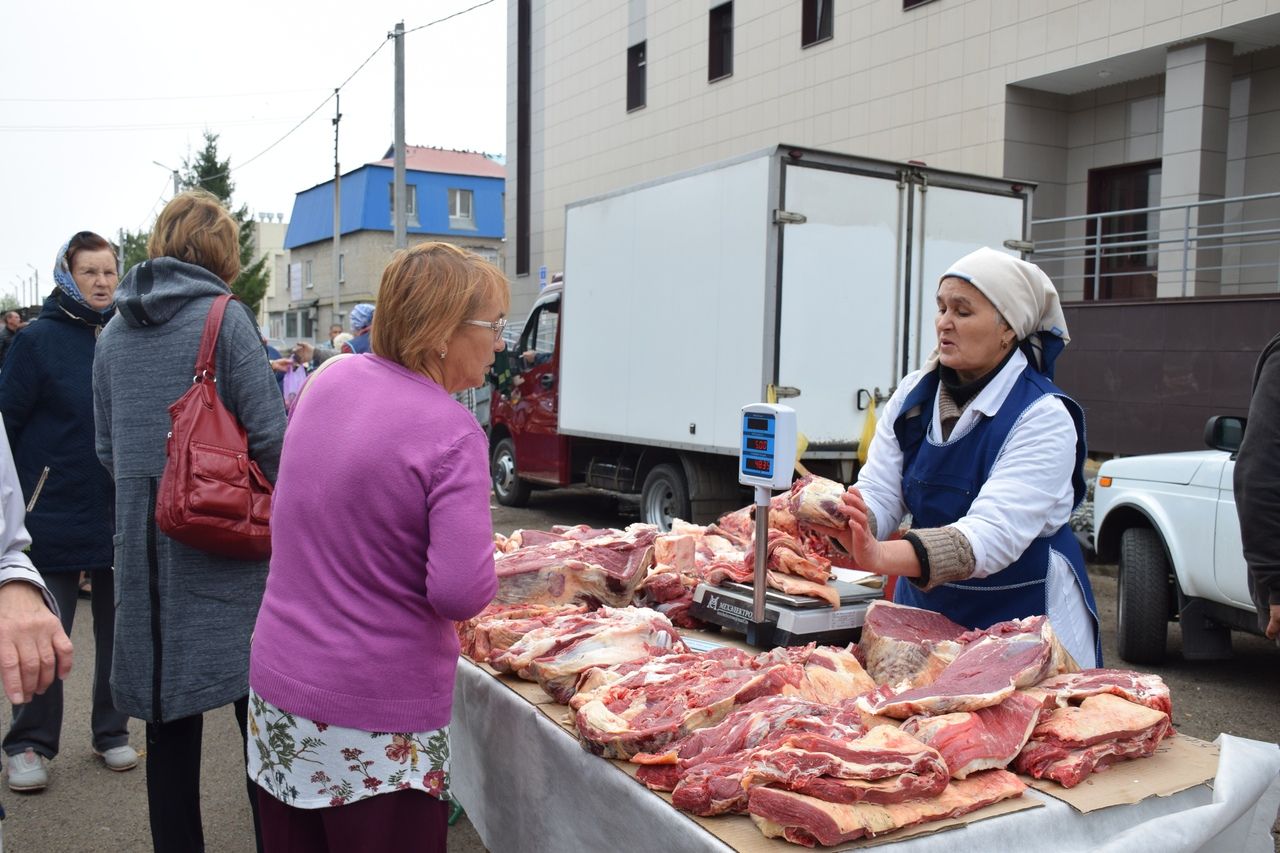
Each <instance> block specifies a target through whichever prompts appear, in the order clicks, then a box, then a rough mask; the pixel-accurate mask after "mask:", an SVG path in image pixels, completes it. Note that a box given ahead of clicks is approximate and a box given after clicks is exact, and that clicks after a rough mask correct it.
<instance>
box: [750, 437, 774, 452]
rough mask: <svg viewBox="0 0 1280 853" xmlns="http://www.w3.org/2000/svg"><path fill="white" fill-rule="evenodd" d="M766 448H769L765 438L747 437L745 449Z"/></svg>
mask: <svg viewBox="0 0 1280 853" xmlns="http://www.w3.org/2000/svg"><path fill="white" fill-rule="evenodd" d="M768 449H769V442H768V440H767V439H763V438H748V439H747V450H766V451H767V450H768Z"/></svg>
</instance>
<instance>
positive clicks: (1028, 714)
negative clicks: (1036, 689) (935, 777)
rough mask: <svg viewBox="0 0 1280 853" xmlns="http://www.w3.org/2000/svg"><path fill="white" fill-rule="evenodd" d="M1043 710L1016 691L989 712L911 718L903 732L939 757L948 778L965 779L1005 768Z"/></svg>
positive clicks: (982, 710)
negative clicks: (929, 748)
mask: <svg viewBox="0 0 1280 853" xmlns="http://www.w3.org/2000/svg"><path fill="white" fill-rule="evenodd" d="M1042 709H1043V704H1042V702H1041V700H1039V699H1037V698H1036V697H1034V696H1031V695H1028V694H1027V693H1024V692H1022V691H1020V690H1019V691H1015V692H1014V694H1013V695H1012V696H1010V697H1009V698H1008V699H1006V700H1004V701H1003V702H1001V703H1000V704H999V705H992V706H991V707H990V708H979V709H978V710H977V711H962V712H959V713H955V714H943V715H941V716H939V717H911V718H910V719H908V720H907V721H906V722H904V723H903V724H902V731H904V732H906V733H907V734H909V735H912V736H913V737H915V738H916V739H917V740H919V741H920V742H921V743H924V744H927V745H929V746H931V747H933V748H934V749H936V750H938V752H940V753H942V758H943V760H944V761H946V762H947V769H948V770H949V771H950V772H951V777H952V778H953V779H964V778H965V777H967V776H969V774H971V773H974V772H977V771H979V770H991V769H993V768H1004V767H1007V766H1008V765H1009V762H1010V761H1013V759H1014V758H1016V757H1017V755H1018V753H1019V752H1021V751H1022V747H1023V746H1024V745H1025V744H1026V742H1027V739H1028V738H1030V737H1031V730H1032V729H1034V728H1035V726H1036V723H1037V722H1038V721H1039V719H1040V711H1041V710H1042Z"/></svg>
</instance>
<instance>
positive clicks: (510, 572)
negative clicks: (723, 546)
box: [494, 524, 658, 607]
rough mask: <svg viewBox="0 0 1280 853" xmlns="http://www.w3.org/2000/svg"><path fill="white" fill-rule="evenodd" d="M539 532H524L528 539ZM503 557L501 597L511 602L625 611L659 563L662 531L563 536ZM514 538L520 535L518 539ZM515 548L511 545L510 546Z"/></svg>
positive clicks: (636, 527) (499, 560) (642, 528)
mask: <svg viewBox="0 0 1280 853" xmlns="http://www.w3.org/2000/svg"><path fill="white" fill-rule="evenodd" d="M532 532H534V531H523V534H524V536H525V537H526V538H527V536H528V535H529V534H530V533H532ZM549 535H553V536H555V537H556V538H555V539H554V540H552V541H549V542H544V543H541V544H537V545H526V546H524V547H521V548H519V549H518V550H515V551H511V552H510V553H504V554H499V555H497V557H496V559H495V561H494V562H495V567H496V569H497V572H498V594H497V596H496V597H495V599H494V600H495V601H498V602H501V603H505V604H522V603H536V604H570V603H574V602H579V601H581V602H586V603H588V604H606V605H609V606H611V607H624V606H626V605H627V604H629V603H630V602H631V597H632V595H633V594H634V593H635V591H636V588H637V587H639V586H640V584H641V583H642V582H643V581H644V579H645V576H646V575H647V574H648V571H649V567H650V566H652V565H653V541H654V538H655V537H656V536H657V535H658V531H657V528H656V527H654V526H653V525H649V524H633V525H631V526H630V527H628V528H627V529H626V530H625V531H608V532H606V533H605V534H603V535H600V536H595V537H593V538H589V539H582V540H578V539H570V538H565V537H564V536H560V535H559V534H549ZM513 538H514V537H513ZM508 544H509V543H508Z"/></svg>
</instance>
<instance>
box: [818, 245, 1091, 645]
mask: <svg viewBox="0 0 1280 853" xmlns="http://www.w3.org/2000/svg"><path fill="white" fill-rule="evenodd" d="M937 305H938V311H937V314H936V315H935V320H934V326H935V330H936V331H937V334H938V346H937V348H936V349H935V350H934V351H933V353H932V354H931V355H930V356H929V359H928V360H927V361H926V363H925V366H924V368H923V369H922V370H920V371H917V372H915V373H912V374H909V375H908V376H906V377H904V378H903V380H902V382H901V384H900V385H899V386H898V389H897V391H895V392H894V394H893V396H892V397H891V398H890V399H889V402H888V404H887V406H886V407H885V412H884V417H883V418H882V419H881V420H880V422H879V424H878V425H877V427H876V434H875V438H874V439H873V441H872V443H871V447H870V450H869V453H868V458H867V464H866V465H864V466H863V468H862V470H861V471H860V472H859V475H858V482H857V483H856V485H855V486H853V487H851V488H850V489H849V491H848V492H847V493H846V494H845V495H844V497H843V500H844V506H843V511H844V512H845V514H846V515H847V516H848V518H849V524H848V526H847V527H845V528H841V529H835V528H832V529H830V530H828V532H829V533H831V535H833V536H836V537H837V538H838V539H839V540H840V541H841V542H842V543H843V544H844V545H845V547H847V548H848V549H849V550H850V552H851V553H852V554H853V556H854V558H855V559H856V560H857V564H858V566H859V567H860V568H863V569H867V570H869V571H874V572H878V573H880V574H884V575H897V576H899V578H900V581H899V583H898V584H897V586H896V587H895V594H894V600H895V601H897V602H898V603H899V604H906V605H910V606H913V607H921V608H926V609H929V610H934V611H937V612H939V613H942V614H944V615H945V616H947V617H949V618H950V619H952V620H953V621H955V622H958V623H960V624H961V625H964V626H965V627H967V628H987V627H990V626H991V625H992V624H994V623H996V622H1002V621H1005V620H1009V619H1015V618H1021V617H1025V616H1033V615H1039V614H1047V615H1048V617H1049V621H1050V623H1051V624H1052V625H1053V628H1054V630H1055V632H1056V633H1057V635H1058V637H1059V639H1060V640H1061V641H1062V644H1063V645H1064V646H1065V647H1066V649H1067V651H1069V652H1070V653H1071V655H1072V657H1074V658H1075V659H1076V661H1077V662H1078V663H1079V664H1080V665H1081V666H1082V667H1092V666H1101V665H1102V663H1101V659H1102V649H1101V646H1100V645H1099V642H1098V617H1097V607H1096V606H1095V605H1094V601H1093V591H1092V589H1091V588H1090V585H1089V576H1088V575H1087V574H1086V573H1085V569H1084V557H1083V554H1082V553H1081V550H1080V544H1079V543H1078V542H1077V541H1076V539H1075V535H1074V534H1073V533H1072V531H1071V529H1070V525H1069V524H1068V523H1067V522H1068V520H1069V518H1070V515H1071V511H1072V509H1073V508H1074V507H1075V506H1076V505H1078V504H1079V503H1080V501H1081V500H1082V499H1083V498H1084V478H1083V472H1082V467H1083V463H1084V455H1085V439H1084V413H1083V411H1082V410H1081V408H1080V406H1079V405H1078V404H1077V403H1076V402H1075V401H1074V400H1072V399H1071V398H1070V397H1068V396H1067V395H1066V394H1065V393H1063V392H1062V391H1061V390H1060V389H1059V388H1058V387H1057V386H1056V385H1054V384H1053V381H1052V380H1053V362H1054V359H1055V358H1056V357H1057V356H1058V354H1059V353H1060V352H1061V351H1062V348H1063V347H1064V346H1065V345H1066V344H1067V342H1068V341H1069V340H1070V337H1069V336H1068V335H1067V323H1066V320H1065V319H1064V318H1063V315H1062V308H1061V307H1060V304H1059V301H1058V293H1057V291H1056V290H1055V289H1054V286H1053V282H1051V281H1050V280H1049V277H1048V276H1047V275H1045V274H1044V272H1043V271H1042V270H1041V269H1040V268H1039V267H1037V266H1036V265H1035V264H1031V263H1027V262H1026V261H1023V260H1019V259H1018V258H1015V257H1013V256H1011V255H1008V254H1006V253H1004V252H1000V251H997V250H995V249H988V248H983V249H978V250H977V251H976V252H972V253H970V254H968V255H965V256H964V257H963V258H961V259H960V260H958V261H956V262H955V263H954V264H952V266H951V268H950V269H949V270H948V271H947V272H946V273H945V274H944V275H943V276H942V279H941V281H940V282H939V285H938V294H937ZM907 513H910V514H911V524H912V527H911V530H909V531H908V532H907V533H906V534H905V535H904V536H903V537H902V538H901V539H895V540H892V541H881V540H886V539H888V536H889V534H891V533H893V532H895V531H896V530H897V529H898V526H899V524H900V523H901V522H902V520H903V518H904V517H905V516H906V515H907Z"/></svg>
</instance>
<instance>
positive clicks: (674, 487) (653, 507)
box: [640, 465, 689, 532]
mask: <svg viewBox="0 0 1280 853" xmlns="http://www.w3.org/2000/svg"><path fill="white" fill-rule="evenodd" d="M676 518H679V519H688V518H689V487H688V486H687V485H685V482H684V472H682V471H681V470H680V469H679V468H677V467H676V466H675V465H655V466H653V470H652V471H650V472H649V476H647V477H645V478H644V488H643V489H641V490H640V520H641V521H643V522H645V523H646V524H656V525H657V526H658V529H659V530H662V531H664V532H665V531H668V530H670V529H671V521H672V520H673V519H676Z"/></svg>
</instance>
